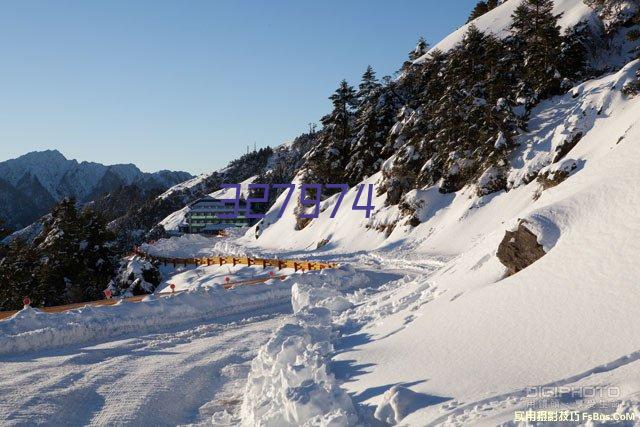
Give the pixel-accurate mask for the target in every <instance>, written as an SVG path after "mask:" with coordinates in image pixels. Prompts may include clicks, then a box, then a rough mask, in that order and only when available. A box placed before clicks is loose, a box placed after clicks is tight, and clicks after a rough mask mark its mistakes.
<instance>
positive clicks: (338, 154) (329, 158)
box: [305, 80, 358, 183]
mask: <svg viewBox="0 0 640 427" xmlns="http://www.w3.org/2000/svg"><path fill="white" fill-rule="evenodd" d="M329 99H330V100H331V101H332V103H333V111H332V112H331V113H330V114H328V115H326V116H324V117H323V118H322V120H321V122H322V125H323V129H322V131H321V133H320V137H319V144H318V145H317V146H316V147H315V148H313V149H312V150H311V151H310V152H309V153H308V155H307V158H306V162H305V169H309V172H308V174H309V175H310V176H313V177H314V179H316V181H314V182H316V183H342V182H344V181H345V179H346V174H345V169H344V168H345V166H346V164H347V162H348V155H349V149H350V142H351V138H352V137H353V120H354V108H356V107H357V103H358V98H357V96H356V91H355V89H354V88H353V87H352V86H350V85H349V84H348V83H347V81H346V80H343V81H342V82H340V86H339V87H338V89H336V91H335V92H334V93H333V94H332V95H331V96H330V97H329Z"/></svg>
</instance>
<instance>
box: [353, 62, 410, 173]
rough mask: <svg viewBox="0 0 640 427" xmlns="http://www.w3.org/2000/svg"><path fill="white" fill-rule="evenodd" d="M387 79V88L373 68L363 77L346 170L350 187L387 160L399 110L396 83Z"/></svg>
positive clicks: (369, 68) (375, 170) (368, 69)
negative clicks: (388, 139)
mask: <svg viewBox="0 0 640 427" xmlns="http://www.w3.org/2000/svg"><path fill="white" fill-rule="evenodd" d="M384 80H385V83H384V85H382V84H380V82H378V80H377V79H376V77H375V72H374V71H373V69H372V68H371V66H369V67H368V68H367V70H366V72H365V73H364V74H363V76H362V82H361V83H360V86H359V91H358V101H359V108H358V111H357V113H356V120H355V129H356V131H355V132H356V136H355V138H354V142H353V148H352V151H351V154H350V161H349V163H348V164H347V167H346V171H347V174H348V180H347V182H348V183H349V184H350V185H355V184H357V183H358V182H360V181H362V179H364V178H365V177H367V176H370V175H371V174H373V173H375V172H377V171H378V170H379V169H380V166H381V165H382V162H383V160H384V156H383V155H382V150H383V148H384V146H385V142H386V141H385V139H386V136H387V134H388V133H389V129H391V126H393V123H394V120H395V116H396V114H397V111H398V109H399V107H400V99H399V97H398V96H397V94H396V93H395V86H396V84H395V82H394V81H393V80H391V78H389V77H386V78H385V79H384Z"/></svg>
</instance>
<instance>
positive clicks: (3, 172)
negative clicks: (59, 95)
mask: <svg viewBox="0 0 640 427" xmlns="http://www.w3.org/2000/svg"><path fill="white" fill-rule="evenodd" d="M192 177H193V176H192V175H191V174H190V173H188V172H183V171H168V170H162V171H157V172H153V173H149V172H143V171H141V170H140V169H139V168H138V167H137V166H136V165H134V164H132V163H129V164H114V165H104V164H101V163H97V162H89V161H82V162H79V161H77V160H75V159H67V158H66V157H65V156H64V155H63V154H62V153H61V152H60V151H58V150H45V151H33V152H29V153H26V154H24V155H22V156H20V157H17V158H14V159H9V160H5V161H3V162H0V183H1V185H0V200H1V201H3V203H2V208H0V219H2V220H3V221H4V222H6V223H7V225H8V226H10V227H12V228H21V227H25V226H27V225H29V224H30V223H32V222H33V221H35V220H36V219H37V218H39V217H40V216H42V215H44V214H45V213H47V212H48V210H49V209H50V208H51V206H53V204H55V203H56V202H57V201H60V200H61V199H63V198H66V197H73V198H75V199H77V200H78V202H80V203H87V202H90V201H92V200H95V199H96V198H98V197H100V196H102V195H104V194H106V193H109V192H111V191H114V190H116V189H117V188H119V187H122V186H131V185H136V186H138V187H139V188H140V189H141V190H145V191H149V190H158V189H160V190H165V189H167V188H169V187H171V186H173V185H175V184H177V183H180V182H183V181H186V180H188V179H191V178H192Z"/></svg>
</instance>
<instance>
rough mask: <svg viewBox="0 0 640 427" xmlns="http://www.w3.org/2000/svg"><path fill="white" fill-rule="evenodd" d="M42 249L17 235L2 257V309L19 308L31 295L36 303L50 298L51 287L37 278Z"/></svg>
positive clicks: (33, 302)
mask: <svg viewBox="0 0 640 427" xmlns="http://www.w3.org/2000/svg"><path fill="white" fill-rule="evenodd" d="M39 265H40V253H39V251H38V250H37V249H36V248H35V247H34V246H31V245H28V244H27V243H25V242H24V241H22V240H21V239H14V240H13V241H12V242H11V243H10V244H9V245H8V247H7V248H6V254H5V256H4V258H2V259H1V260H0V310H19V309H21V308H22V306H23V303H22V301H23V299H24V297H26V296H28V297H29V298H30V299H31V301H32V305H33V306H34V307H42V306H43V305H44V302H45V301H47V300H48V299H49V298H50V295H49V292H50V289H49V288H47V287H46V286H42V284H41V282H40V281H38V280H37V277H36V275H35V274H34V272H35V271H37V269H38V268H39Z"/></svg>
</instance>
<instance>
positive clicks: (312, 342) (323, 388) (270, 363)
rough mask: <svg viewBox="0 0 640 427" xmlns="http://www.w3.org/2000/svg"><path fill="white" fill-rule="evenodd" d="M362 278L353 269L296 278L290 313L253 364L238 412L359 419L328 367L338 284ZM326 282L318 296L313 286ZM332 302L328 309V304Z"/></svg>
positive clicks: (256, 420) (254, 421)
mask: <svg viewBox="0 0 640 427" xmlns="http://www.w3.org/2000/svg"><path fill="white" fill-rule="evenodd" d="M362 283H366V279H365V278H364V276H363V275H362V274H361V273H356V272H355V271H353V269H348V268H347V269H343V270H340V271H338V272H328V273H326V272H320V273H318V274H310V275H307V276H304V277H300V278H299V279H298V281H297V282H296V284H295V285H294V290H293V297H292V300H293V306H294V315H293V316H291V317H290V318H288V319H287V320H286V321H285V322H284V324H283V325H282V326H281V327H280V329H278V330H277V331H275V333H274V335H273V336H272V337H271V339H269V342H268V343H267V344H266V345H265V346H264V347H262V348H261V349H260V351H259V352H258V355H257V357H256V358H255V359H254V361H253V362H252V364H251V371H250V373H249V377H248V379H247V387H246V390H245V394H244V400H243V404H242V410H241V416H242V424H243V425H248V426H249V425H252V426H265V427H266V426H274V427H276V426H277V427H285V426H302V425H304V426H312V425H313V426H336V427H337V426H349V425H355V424H356V423H357V421H358V417H357V414H356V412H355V408H354V406H353V403H352V402H351V398H350V397H349V395H348V394H347V393H345V392H344V391H343V390H342V389H341V388H340V386H339V383H338V382H337V381H336V379H335V377H334V375H333V374H332V373H331V368H330V366H329V363H328V362H329V360H330V355H331V353H332V352H333V350H334V348H333V343H332V342H333V341H334V334H333V329H332V324H331V320H332V319H331V315H332V313H338V312H340V311H342V310H341V309H344V308H348V306H341V305H340V304H336V301H337V300H336V298H341V296H340V295H341V293H340V288H341V287H343V288H346V287H353V286H357V285H358V284H362ZM319 284H321V285H320V286H322V287H324V293H323V294H322V295H320V294H319V293H317V292H315V293H314V291H317V289H316V287H317V286H318V285H319ZM328 307H332V308H333V310H332V309H330V308H328Z"/></svg>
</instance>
